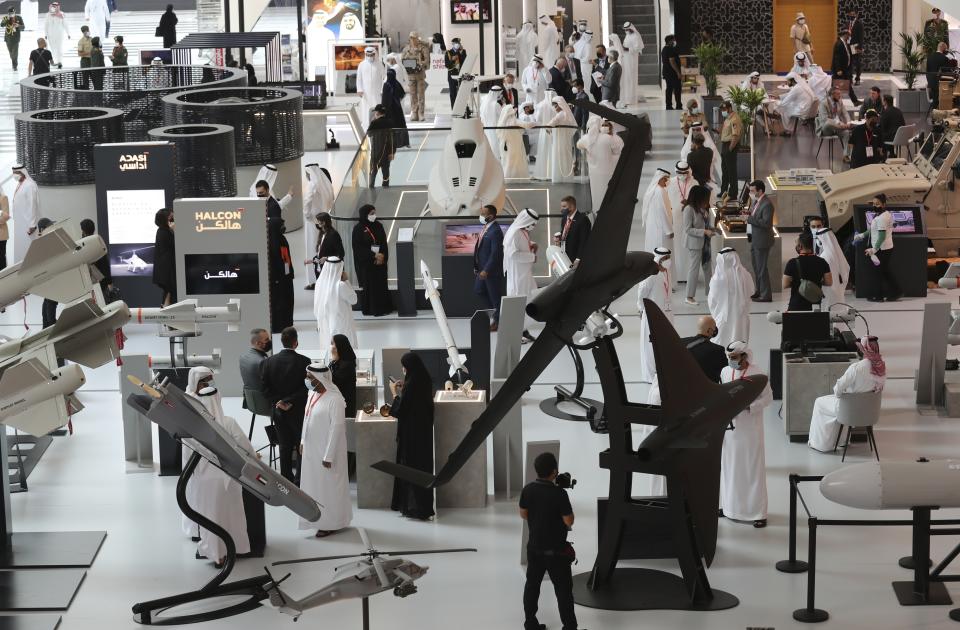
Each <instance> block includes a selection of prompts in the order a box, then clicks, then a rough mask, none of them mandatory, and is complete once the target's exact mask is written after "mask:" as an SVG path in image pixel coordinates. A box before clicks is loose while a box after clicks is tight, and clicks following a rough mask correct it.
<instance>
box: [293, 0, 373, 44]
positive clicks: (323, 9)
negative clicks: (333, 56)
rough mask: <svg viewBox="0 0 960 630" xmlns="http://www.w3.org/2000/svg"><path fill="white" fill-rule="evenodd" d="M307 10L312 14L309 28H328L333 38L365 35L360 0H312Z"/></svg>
mask: <svg viewBox="0 0 960 630" xmlns="http://www.w3.org/2000/svg"><path fill="white" fill-rule="evenodd" d="M307 10H308V11H309V14H310V24H309V25H308V27H307V28H308V29H314V30H319V29H324V30H327V31H329V32H330V36H331V38H332V39H339V40H341V41H343V40H351V39H363V38H364V36H365V31H364V28H363V6H362V4H361V3H360V1H359V0H310V1H309V2H307ZM308 32H309V31H308ZM307 37H308V38H309V35H308V36H307Z"/></svg>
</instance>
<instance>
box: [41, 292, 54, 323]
mask: <svg viewBox="0 0 960 630" xmlns="http://www.w3.org/2000/svg"><path fill="white" fill-rule="evenodd" d="M40 314H41V316H42V318H43V327H44V328H50V327H51V326H53V325H54V324H56V323H57V303H56V302H54V301H53V300H48V299H47V298H44V299H43V304H42V305H41V306H40Z"/></svg>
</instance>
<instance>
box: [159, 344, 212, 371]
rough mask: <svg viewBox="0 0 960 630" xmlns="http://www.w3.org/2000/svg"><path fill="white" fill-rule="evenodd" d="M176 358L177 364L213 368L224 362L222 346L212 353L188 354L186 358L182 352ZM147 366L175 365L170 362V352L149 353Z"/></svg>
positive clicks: (167, 366) (168, 366) (164, 366)
mask: <svg viewBox="0 0 960 630" xmlns="http://www.w3.org/2000/svg"><path fill="white" fill-rule="evenodd" d="M176 359H177V365H178V366H181V367H184V366H185V367H208V368H210V369H211V370H219V369H220V365H221V363H222V361H221V359H222V357H221V352H220V348H214V349H213V352H212V353H211V354H188V355H187V356H186V358H184V356H183V355H182V354H178V355H177V356H176ZM147 367H150V368H154V369H160V368H170V367H173V364H171V363H170V355H169V354H161V355H158V356H152V355H148V356H147Z"/></svg>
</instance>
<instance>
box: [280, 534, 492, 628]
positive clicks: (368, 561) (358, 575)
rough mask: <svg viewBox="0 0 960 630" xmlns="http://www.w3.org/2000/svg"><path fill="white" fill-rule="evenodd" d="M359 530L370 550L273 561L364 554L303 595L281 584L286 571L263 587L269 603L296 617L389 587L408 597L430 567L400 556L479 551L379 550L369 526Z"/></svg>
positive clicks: (382, 590)
mask: <svg viewBox="0 0 960 630" xmlns="http://www.w3.org/2000/svg"><path fill="white" fill-rule="evenodd" d="M357 531H358V532H359V533H360V540H361V541H362V542H363V546H364V547H366V548H367V551H365V552H363V553H358V554H350V555H343V556H324V557H319V558H303V559H301V560H283V561H280V562H274V563H273V566H280V565H287V564H301V563H304V562H322V561H325V560H344V559H348V558H361V559H360V560H356V561H354V562H349V563H347V564H343V565H340V566H338V567H336V568H335V569H334V570H333V573H334V576H335V577H336V579H335V580H334V581H333V582H331V583H330V584H328V585H326V586H324V587H323V588H321V589H320V590H318V591H316V592H314V593H311V594H310V595H307V596H306V597H304V598H303V599H294V598H292V597H290V596H289V595H288V594H286V593H285V592H283V590H282V589H281V588H280V584H281V583H282V582H283V581H284V580H286V579H287V578H289V577H290V574H287V575H286V576H284V577H283V578H281V579H280V580H274V581H273V582H272V583H270V584H267V585H266V586H265V587H264V588H265V590H266V591H267V592H268V593H269V594H270V603H271V604H272V605H273V606H274V607H275V608H277V609H278V610H279V611H280V612H282V613H286V614H288V615H290V616H292V617H293V618H294V620H296V619H298V618H299V617H300V615H302V614H303V613H304V612H305V611H307V610H309V609H311V608H316V607H317V606H322V605H324V604H329V603H332V602H336V601H340V600H344V599H363V600H366V599H367V598H368V597H370V596H372V595H377V594H378V593H383V592H385V591H389V590H392V591H393V594H394V595H395V596H397V597H408V596H410V595H413V594H414V593H416V592H417V586H416V584H414V582H416V581H417V580H418V579H420V578H422V577H423V576H424V575H426V573H427V569H428V568H429V567H425V566H420V565H419V564H416V563H415V562H412V561H410V560H406V559H404V558H400V557H397V556H401V555H404V556H408V555H425V554H436V553H462V552H468V551H471V552H476V549H466V548H464V549H429V550H421V551H378V550H377V549H374V547H373V546H372V545H371V544H370V538H369V537H368V536H367V532H366V530H364V529H363V528H357ZM268 573H269V571H268ZM271 579H272V577H271Z"/></svg>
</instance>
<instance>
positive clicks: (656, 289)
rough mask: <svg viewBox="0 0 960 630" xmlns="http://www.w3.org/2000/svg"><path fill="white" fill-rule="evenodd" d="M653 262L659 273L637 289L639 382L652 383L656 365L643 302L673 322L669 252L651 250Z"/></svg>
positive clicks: (656, 249)
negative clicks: (646, 302)
mask: <svg viewBox="0 0 960 630" xmlns="http://www.w3.org/2000/svg"><path fill="white" fill-rule="evenodd" d="M653 257H654V261H655V262H656V263H657V266H658V267H659V273H655V274H653V275H652V276H647V277H646V278H644V279H643V281H642V282H641V283H640V285H639V286H638V288H637V308H638V309H639V310H640V380H641V381H643V382H645V383H652V382H653V380H654V378H655V377H656V375H657V364H656V361H654V358H653V344H652V343H651V342H650V324H649V323H648V320H647V316H646V309H645V308H644V305H643V301H644V300H650V301H651V302H653V303H654V304H656V305H657V306H658V307H660V310H661V311H663V314H664V315H666V316H667V319H669V320H670V321H671V322H673V309H671V308H670V284H671V278H670V250H669V249H667V248H666V247H657V248H655V249H654V250H653Z"/></svg>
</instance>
